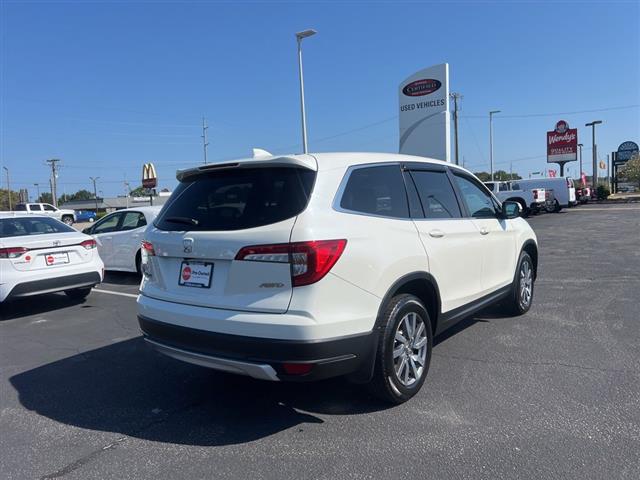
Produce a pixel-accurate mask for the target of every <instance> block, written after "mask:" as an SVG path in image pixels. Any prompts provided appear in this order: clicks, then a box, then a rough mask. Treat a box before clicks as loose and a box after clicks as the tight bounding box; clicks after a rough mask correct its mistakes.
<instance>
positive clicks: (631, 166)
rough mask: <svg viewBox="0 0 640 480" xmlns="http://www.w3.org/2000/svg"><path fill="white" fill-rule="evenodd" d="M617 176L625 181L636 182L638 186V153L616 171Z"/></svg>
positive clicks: (639, 172) (639, 174)
mask: <svg viewBox="0 0 640 480" xmlns="http://www.w3.org/2000/svg"><path fill="white" fill-rule="evenodd" d="M618 177H619V178H622V179H624V180H626V181H627V182H633V183H637V184H638V186H639V187H640V155H635V156H634V157H633V158H632V159H631V160H629V161H628V162H627V163H626V164H625V165H624V167H622V168H621V169H620V171H619V172H618Z"/></svg>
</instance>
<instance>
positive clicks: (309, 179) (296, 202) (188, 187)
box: [155, 167, 316, 231]
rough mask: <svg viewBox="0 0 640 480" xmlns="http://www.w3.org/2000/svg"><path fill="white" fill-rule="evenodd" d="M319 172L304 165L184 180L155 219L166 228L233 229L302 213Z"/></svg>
mask: <svg viewBox="0 0 640 480" xmlns="http://www.w3.org/2000/svg"><path fill="white" fill-rule="evenodd" d="M315 177H316V172H314V171H312V170H308V169H305V168H299V167H260V168H234V169H229V170H219V171H216V172H211V173H206V174H202V175H199V176H197V177H189V178H188V179H187V180H185V181H183V182H181V183H180V184H179V185H178V188H177V189H176V191H175V192H174V193H173V195H172V197H171V199H170V200H169V202H168V203H167V205H166V207H165V208H164V209H163V211H162V213H161V214H160V216H159V217H158V219H157V220H156V222H155V226H156V227H157V228H159V229H161V230H173V231H183V230H190V231H228V230H242V229H246V228H255V227H261V226H264V225H270V224H272V223H277V222H281V221H283V220H286V219H289V218H291V217H294V216H296V215H298V214H299V213H300V212H302V211H303V210H304V209H305V208H306V206H307V203H308V202H309V196H310V195H311V190H312V189H313V183H314V181H315Z"/></svg>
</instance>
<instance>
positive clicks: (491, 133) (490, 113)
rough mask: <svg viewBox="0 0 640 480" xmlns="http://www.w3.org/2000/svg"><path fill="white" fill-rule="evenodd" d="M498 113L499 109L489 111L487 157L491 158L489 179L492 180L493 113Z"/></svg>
mask: <svg viewBox="0 0 640 480" xmlns="http://www.w3.org/2000/svg"><path fill="white" fill-rule="evenodd" d="M495 113H500V110H492V111H491V112H489V158H490V159H491V181H492V182H493V115H494V114H495Z"/></svg>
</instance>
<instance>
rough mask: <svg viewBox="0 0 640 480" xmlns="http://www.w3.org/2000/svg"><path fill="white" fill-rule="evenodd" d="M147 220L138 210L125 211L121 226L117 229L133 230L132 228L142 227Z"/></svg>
mask: <svg viewBox="0 0 640 480" xmlns="http://www.w3.org/2000/svg"><path fill="white" fill-rule="evenodd" d="M146 224H147V221H146V220H145V218H144V214H142V213H140V212H127V213H125V214H124V219H123V220H122V226H121V227H120V228H119V230H133V229H134V228H140V227H144V226H145V225H146Z"/></svg>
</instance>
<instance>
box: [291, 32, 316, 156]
mask: <svg viewBox="0 0 640 480" xmlns="http://www.w3.org/2000/svg"><path fill="white" fill-rule="evenodd" d="M316 33H318V32H316V31H315V30H312V29H309V30H304V31H302V32H298V33H296V39H297V41H298V75H299V77H300V113H301V115H302V152H303V153H307V150H308V149H307V114H306V112H305V108H304V75H303V73H302V39H303V38H307V37H310V36H312V35H315V34H316Z"/></svg>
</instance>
